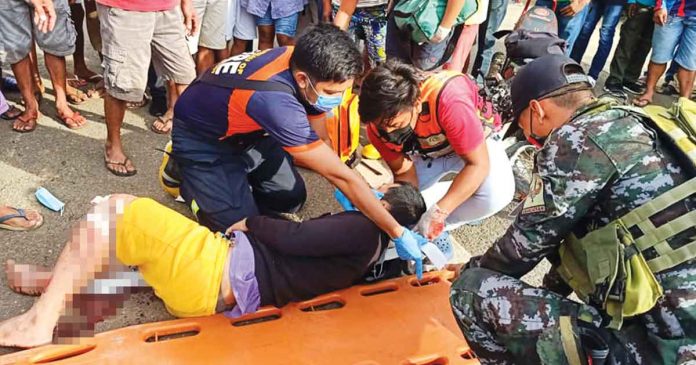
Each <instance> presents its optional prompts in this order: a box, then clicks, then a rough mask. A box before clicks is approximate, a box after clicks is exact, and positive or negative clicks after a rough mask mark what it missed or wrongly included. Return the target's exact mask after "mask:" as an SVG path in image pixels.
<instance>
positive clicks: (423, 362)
mask: <svg viewBox="0 0 696 365" xmlns="http://www.w3.org/2000/svg"><path fill="white" fill-rule="evenodd" d="M447 364H449V360H448V359H447V357H445V356H438V355H430V356H424V357H420V358H417V359H409V360H407V361H406V362H405V363H404V365H447Z"/></svg>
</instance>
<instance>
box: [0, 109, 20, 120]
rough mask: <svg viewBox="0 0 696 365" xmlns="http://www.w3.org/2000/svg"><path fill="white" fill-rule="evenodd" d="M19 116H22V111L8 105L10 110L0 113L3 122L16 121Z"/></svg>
mask: <svg viewBox="0 0 696 365" xmlns="http://www.w3.org/2000/svg"><path fill="white" fill-rule="evenodd" d="M20 115H22V110H21V109H19V108H17V107H16V106H14V105H10V109H8V110H7V111H6V112H4V113H2V114H1V115H0V118H2V119H4V120H13V119H17V118H18V117H19V116H20Z"/></svg>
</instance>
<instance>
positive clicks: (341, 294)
mask: <svg viewBox="0 0 696 365" xmlns="http://www.w3.org/2000/svg"><path fill="white" fill-rule="evenodd" d="M452 276H453V273H452V272H450V271H441V272H431V273H426V274H425V275H424V278H423V279H422V280H421V281H420V283H419V282H418V281H417V280H416V278H415V277H403V278H398V279H393V280H387V281H383V282H379V283H377V284H373V285H359V286H354V287H352V288H349V289H345V290H340V291H337V292H333V293H329V294H326V295H322V296H319V297H317V298H314V299H311V300H308V301H304V302H299V303H291V304H289V305H287V306H285V307H283V308H281V309H278V308H275V307H264V308H261V309H260V310H259V311H258V312H256V313H252V314H249V315H245V316H242V317H240V318H237V319H233V320H231V319H228V318H226V317H224V316H223V315H221V314H218V315H214V316H210V317H200V318H191V319H179V320H173V321H165V322H156V323H148V324H142V325H137V326H131V327H126V328H121V329H117V330H113V331H108V332H103V333H100V334H97V335H96V336H94V338H87V339H82V340H81V342H80V344H77V345H46V346H42V347H38V348H35V349H31V350H26V351H21V352H17V353H14V354H9V355H5V356H2V357H0V364H148V365H152V364H229V365H234V364H260V365H266V364H283V365H291V364H292V365H294V364H322V365H324V364H351V365H392V364H397V365H449V364H478V361H477V360H476V359H475V356H474V354H473V352H472V351H471V350H470V349H469V346H468V345H467V343H466V340H465V339H464V337H463V336H462V333H461V331H460V329H459V327H458V326H457V324H456V322H455V319H454V316H453V315H452V310H451V309H450V305H449V288H450V282H449V281H448V279H450V278H451V277H452ZM324 306H325V307H330V308H333V309H325V308H323V307H324Z"/></svg>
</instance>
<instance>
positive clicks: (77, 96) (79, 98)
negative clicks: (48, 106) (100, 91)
mask: <svg viewBox="0 0 696 365" xmlns="http://www.w3.org/2000/svg"><path fill="white" fill-rule="evenodd" d="M75 90H76V91H77V92H76V93H71V94H68V93H66V94H65V98H66V99H68V103H70V104H72V105H80V104H83V103H84V102H85V101H87V100H89V98H90V97H89V95H87V94H85V93H84V92H82V90H80V89H75Z"/></svg>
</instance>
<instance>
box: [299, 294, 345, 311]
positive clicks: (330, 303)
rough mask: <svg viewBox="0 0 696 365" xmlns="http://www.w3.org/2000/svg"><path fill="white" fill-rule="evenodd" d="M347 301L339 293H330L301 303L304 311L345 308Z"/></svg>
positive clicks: (300, 305)
mask: <svg viewBox="0 0 696 365" xmlns="http://www.w3.org/2000/svg"><path fill="white" fill-rule="evenodd" d="M345 305H346V301H345V300H344V299H343V298H341V297H340V296H338V295H330V296H326V297H319V298H315V299H312V300H308V301H305V302H302V303H300V304H299V308H300V310H301V311H303V312H319V311H327V310H334V309H340V308H343V307H344V306H345Z"/></svg>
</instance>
